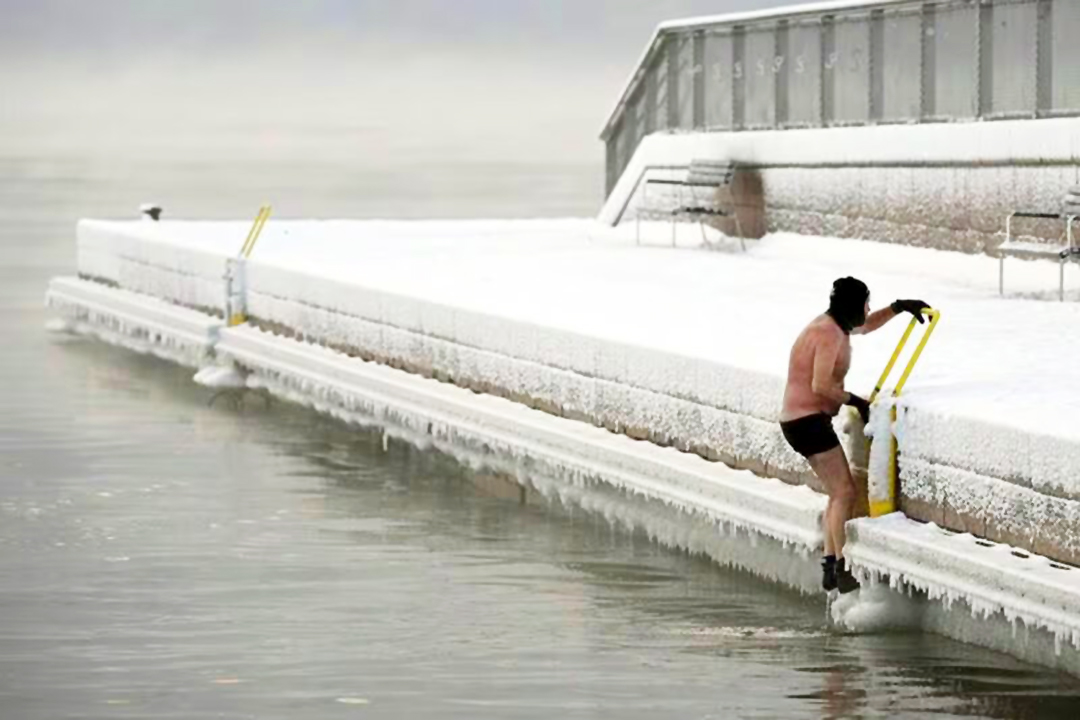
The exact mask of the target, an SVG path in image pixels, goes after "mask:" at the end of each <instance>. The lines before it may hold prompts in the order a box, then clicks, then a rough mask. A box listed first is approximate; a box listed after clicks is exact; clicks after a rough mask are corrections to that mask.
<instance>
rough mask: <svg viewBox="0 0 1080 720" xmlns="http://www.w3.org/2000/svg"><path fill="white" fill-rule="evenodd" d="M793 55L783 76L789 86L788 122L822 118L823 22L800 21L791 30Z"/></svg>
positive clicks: (809, 122) (811, 121) (814, 121)
mask: <svg viewBox="0 0 1080 720" xmlns="http://www.w3.org/2000/svg"><path fill="white" fill-rule="evenodd" d="M788 47H789V48H790V57H788V58H787V59H786V60H785V62H784V65H783V72H782V73H781V76H780V77H781V78H782V79H783V81H784V82H787V87H788V118H787V121H788V124H791V125H817V124H819V123H820V122H821V23H819V22H816V21H815V22H812V23H801V24H799V25H792V26H791V28H790V29H789V30H788Z"/></svg>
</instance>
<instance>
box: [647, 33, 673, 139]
mask: <svg viewBox="0 0 1080 720" xmlns="http://www.w3.org/2000/svg"><path fill="white" fill-rule="evenodd" d="M649 74H650V75H651V76H652V82H653V83H655V85H654V87H655V88H656V91H655V95H654V99H655V103H654V105H653V111H652V115H653V123H654V125H653V128H652V129H653V130H666V129H667V128H668V125H669V123H668V54H667V51H666V49H665V50H664V51H663V52H661V53H660V56H659V57H658V58H657V60H656V63H655V64H654V65H653V67H652V70H650V71H649Z"/></svg>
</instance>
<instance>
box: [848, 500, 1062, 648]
mask: <svg viewBox="0 0 1080 720" xmlns="http://www.w3.org/2000/svg"><path fill="white" fill-rule="evenodd" d="M844 554H845V556H846V557H847V558H848V560H849V562H850V563H851V564H852V565H853V566H854V567H855V568H857V569H858V570H859V571H861V572H863V573H865V574H867V575H869V576H871V577H877V576H888V577H889V583H890V584H891V585H893V586H894V587H898V586H901V585H909V586H912V587H914V588H916V589H918V590H922V591H924V592H926V593H927V595H928V597H929V598H930V599H931V600H944V601H945V602H946V604H951V603H952V602H954V601H955V600H963V601H965V602H966V603H967V604H968V606H970V608H971V609H972V612H974V613H978V614H981V615H982V616H984V617H989V616H992V615H996V614H998V613H1001V614H1002V615H1003V616H1004V618H1005V619H1006V620H1007V621H1011V622H1015V621H1016V620H1020V621H1021V622H1023V623H1024V624H1025V625H1026V626H1028V627H1035V628H1040V629H1043V630H1047V631H1049V632H1050V633H1053V635H1054V637H1055V640H1056V642H1057V643H1059V644H1060V643H1061V642H1062V641H1068V642H1070V643H1071V644H1072V645H1073V647H1075V648H1080V569H1077V568H1073V567H1070V566H1067V565H1062V564H1060V563H1057V562H1054V561H1052V560H1049V559H1048V558H1045V557H1042V556H1039V555H1034V554H1032V553H1029V552H1027V551H1025V550H1018V549H1015V548H1012V547H1010V546H1008V545H1002V544H997V543H992V542H989V541H987V540H982V539H979V538H977V537H975V536H973V535H970V534H968V533H953V532H950V531H948V530H943V529H942V528H940V527H938V526H937V525H934V524H933V523H926V524H924V523H919V522H915V521H913V520H910V519H908V518H907V517H905V516H904V515H903V514H902V513H893V514H891V515H886V516H885V517H881V518H876V519H868V518H864V519H860V520H855V521H852V522H851V523H849V524H848V527H847V544H846V545H845V548H844Z"/></svg>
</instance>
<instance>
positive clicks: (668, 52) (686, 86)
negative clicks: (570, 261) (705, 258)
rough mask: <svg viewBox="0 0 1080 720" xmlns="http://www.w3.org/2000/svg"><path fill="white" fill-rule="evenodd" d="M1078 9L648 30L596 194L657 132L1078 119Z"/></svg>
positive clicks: (966, 1)
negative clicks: (650, 33)
mask: <svg viewBox="0 0 1080 720" xmlns="http://www.w3.org/2000/svg"><path fill="white" fill-rule="evenodd" d="M1077 38H1080V0H937V1H936V2H916V1H914V0H877V2H852V3H851V4H848V5H840V6H833V8H832V9H828V10H823V9H821V8H820V6H817V8H815V7H814V6H806V8H799V7H795V8H788V9H781V10H776V11H768V12H760V13H752V14H746V15H738V16H722V17H719V18H715V19H710V20H706V21H701V22H688V23H671V24H665V25H662V26H661V27H660V29H659V30H658V31H657V33H656V35H655V37H654V38H653V41H652V43H651V44H650V45H649V47H648V48H647V50H646V52H645V54H644V55H643V57H642V60H641V62H640V64H639V66H638V68H637V69H636V71H635V72H634V74H633V76H632V77H631V79H630V81H629V82H628V83H627V85H626V87H625V89H624V90H623V93H622V94H621V96H620V98H619V101H618V103H617V104H616V107H615V109H614V111H613V112H612V113H611V116H610V118H609V119H608V122H607V124H606V125H605V127H604V130H603V132H602V133H601V139H602V140H603V141H604V142H605V143H606V144H607V192H608V193H610V192H611V190H612V189H613V188H614V186H615V183H616V182H617V181H618V179H619V176H620V175H621V174H622V171H623V170H624V169H625V167H626V165H627V163H628V162H629V161H630V158H631V157H632V156H633V153H634V150H635V149H636V148H637V145H638V144H639V143H640V142H641V140H642V138H644V137H645V136H646V135H648V134H650V133H654V132H659V131H680V130H682V131H740V130H760V129H785V128H807V127H835V126H848V125H872V124H882V123H919V122H954V121H970V120H992V119H999V118H1038V117H1052V116H1061V115H1080V42H1077Z"/></svg>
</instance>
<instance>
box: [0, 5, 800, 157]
mask: <svg viewBox="0 0 1080 720" xmlns="http://www.w3.org/2000/svg"><path fill="white" fill-rule="evenodd" d="M784 4H789V3H786V2H783V0H652V1H648V0H303V1H299V0H278V1H275V2H266V1H263V2H256V1H255V0H183V1H181V0H93V1H92V2H88V1H87V0H0V96H2V97H3V98H4V101H3V102H2V103H0V127H2V128H3V129H4V130H5V135H6V137H7V138H8V142H9V143H22V144H25V143H28V142H31V141H34V142H46V143H51V144H54V145H61V146H62V145H64V144H69V145H71V146H72V147H79V148H84V149H85V148H91V149H93V150H94V151H97V152H101V153H110V152H116V151H118V149H120V148H123V149H125V150H127V151H135V152H138V151H140V148H142V149H149V148H155V149H157V150H160V148H161V147H162V146H168V147H169V148H171V149H172V150H174V151H177V150H179V151H181V152H182V151H184V149H185V148H188V147H190V146H200V147H203V146H205V145H210V146H211V147H210V149H211V150H212V149H213V148H212V146H213V145H214V144H215V143H218V144H221V145H223V146H227V147H228V148H229V149H230V150H231V151H233V152H244V151H249V152H266V151H267V148H271V149H273V150H274V151H277V152H288V153H297V154H301V155H302V154H303V153H305V152H306V150H305V148H306V145H305V140H304V137H305V133H308V134H310V132H311V131H312V130H313V129H317V130H318V132H319V133H320V135H321V136H322V137H325V133H339V134H340V137H341V138H342V145H341V146H342V148H345V149H348V150H349V151H351V152H358V153H366V154H367V155H368V156H369V157H371V158H372V159H374V160H381V161H386V162H390V161H392V160H393V158H394V157H401V154H402V153H412V154H423V153H428V152H436V151H437V152H438V153H439V154H440V157H446V158H449V159H453V158H454V157H456V156H461V157H480V158H481V159H485V158H488V157H491V158H501V159H511V160H515V159H517V160H521V161H523V162H528V161H535V160H538V159H549V160H552V161H574V160H577V159H582V160H583V161H585V162H596V161H597V160H598V158H599V157H600V156H601V153H602V149H601V147H600V143H599V142H598V141H597V134H598V132H599V129H600V127H601V126H602V125H603V122H604V120H605V119H606V114H607V112H608V111H609V110H610V109H611V107H612V105H613V104H614V101H615V99H616V96H617V94H618V91H619V90H620V87H621V84H622V83H623V81H624V80H625V78H626V77H627V75H628V74H629V72H630V71H631V70H632V68H633V64H634V62H635V61H636V59H637V57H638V55H639V53H640V52H641V50H642V48H643V47H644V45H645V43H646V42H647V41H648V39H649V36H650V34H651V32H652V30H653V28H654V27H655V26H656V24H657V23H658V22H660V21H662V20H666V19H673V18H678V17H685V16H689V15H700V14H714V13H723V12H734V11H739V10H746V9H754V8H761V7H773V6H777V5H784ZM0 142H3V141H2V140H0ZM322 145H323V146H325V145H326V143H322Z"/></svg>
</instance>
